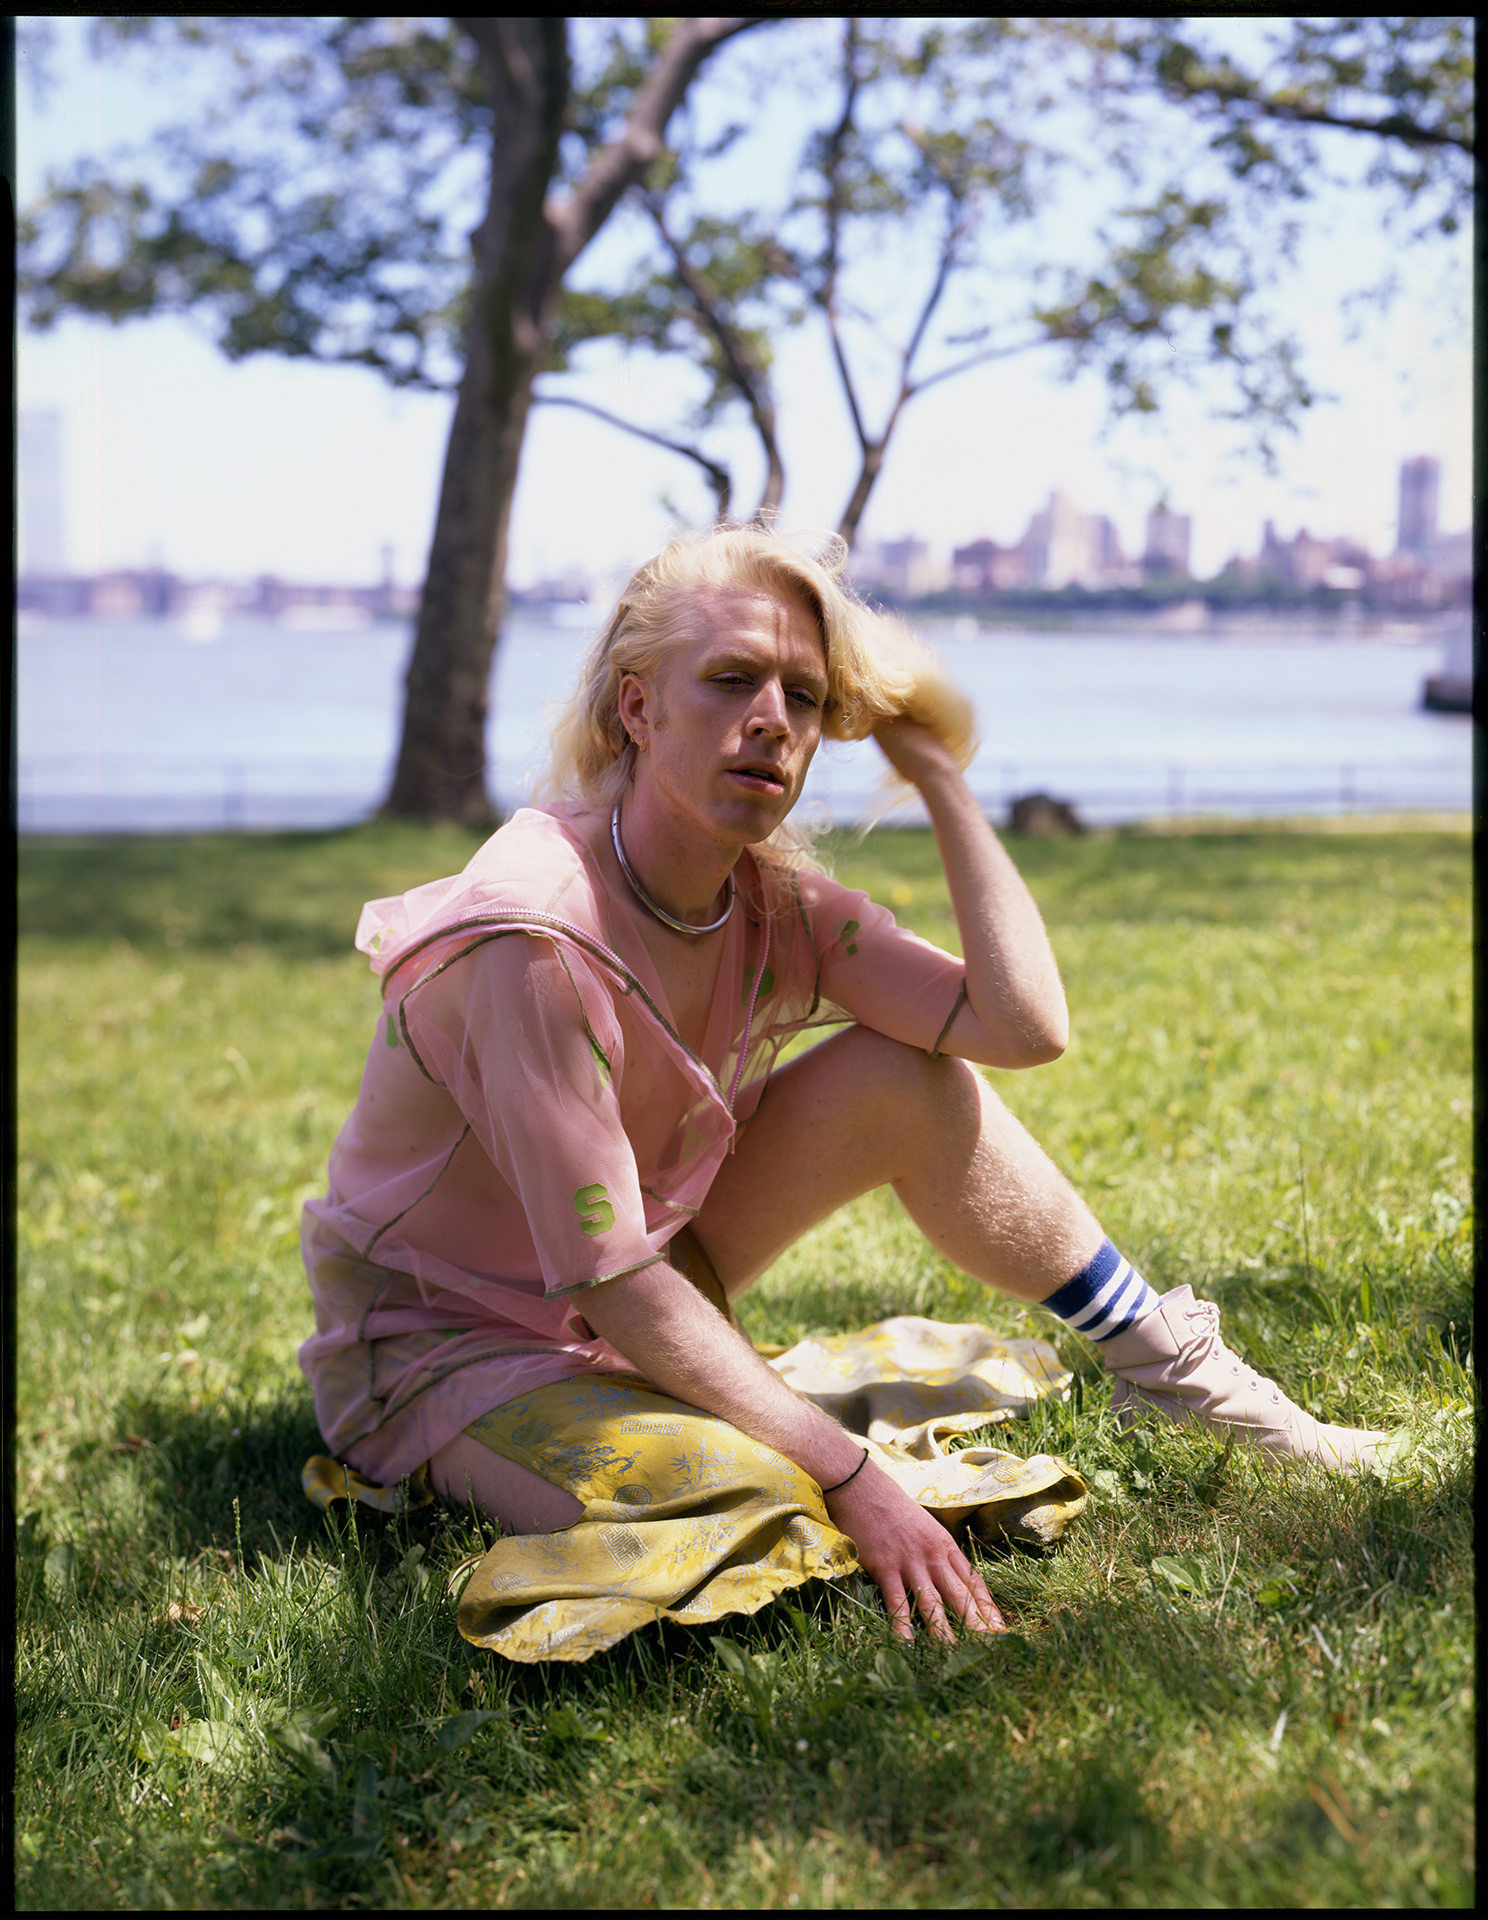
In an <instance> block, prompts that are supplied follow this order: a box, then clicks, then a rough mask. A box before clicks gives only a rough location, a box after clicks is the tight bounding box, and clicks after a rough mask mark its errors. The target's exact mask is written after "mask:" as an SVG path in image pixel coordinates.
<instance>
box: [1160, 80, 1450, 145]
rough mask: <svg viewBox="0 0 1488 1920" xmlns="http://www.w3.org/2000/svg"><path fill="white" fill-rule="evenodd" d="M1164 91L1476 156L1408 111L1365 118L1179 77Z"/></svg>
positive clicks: (1262, 115)
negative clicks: (1187, 81) (1188, 82)
mask: <svg viewBox="0 0 1488 1920" xmlns="http://www.w3.org/2000/svg"><path fill="white" fill-rule="evenodd" d="M1165 91H1166V92H1167V93H1168V95H1169V97H1170V98H1171V99H1174V100H1193V101H1203V100H1204V99H1206V98H1207V99H1209V100H1211V101H1212V102H1213V104H1214V110H1215V111H1216V112H1217V113H1223V112H1225V111H1226V110H1227V109H1228V108H1231V107H1241V106H1244V107H1250V108H1252V109H1253V110H1254V112H1255V115H1256V117H1257V118H1259V119H1263V120H1290V121H1294V122H1297V123H1299V124H1301V125H1305V126H1312V127H1338V128H1340V129H1342V130H1343V131H1344V132H1346V133H1370V134H1374V135H1375V136H1376V138H1378V139H1381V140H1399V141H1402V142H1403V143H1404V144H1405V145H1406V146H1409V147H1456V148H1457V149H1458V151H1459V152H1461V153H1465V154H1469V155H1473V156H1475V155H1476V153H1477V145H1476V143H1475V142H1474V141H1472V140H1469V139H1468V138H1466V136H1465V135H1463V134H1458V133H1452V132H1450V131H1448V130H1444V129H1442V128H1440V127H1423V126H1422V125H1421V123H1420V122H1419V121H1418V120H1412V119H1411V118H1410V116H1409V115H1408V114H1404V113H1389V114H1386V115H1385V117H1384V118H1383V119H1382V120H1366V119H1363V118H1360V117H1357V116H1355V115H1352V114H1346V113H1330V112H1329V111H1328V109H1327V108H1326V107H1304V106H1297V105H1295V104H1293V103H1292V102H1290V101H1286V100H1272V99H1267V98H1266V96H1265V95H1264V94H1259V93H1256V92H1255V91H1253V90H1252V89H1251V88H1249V87H1223V86H1219V85H1217V84H1215V83H1213V82H1210V83H1209V84H1208V85H1205V86H1196V87H1191V86H1187V85H1185V84H1184V82H1183V81H1181V80H1171V81H1169V82H1168V83H1167V86H1166V88H1165Z"/></svg>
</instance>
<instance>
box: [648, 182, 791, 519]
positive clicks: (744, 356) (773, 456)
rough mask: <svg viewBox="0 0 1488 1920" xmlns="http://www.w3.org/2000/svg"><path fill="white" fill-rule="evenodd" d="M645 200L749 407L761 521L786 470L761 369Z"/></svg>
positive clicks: (660, 207)
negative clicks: (760, 467) (757, 451)
mask: <svg viewBox="0 0 1488 1920" xmlns="http://www.w3.org/2000/svg"><path fill="white" fill-rule="evenodd" d="M645 200H646V207H647V210H648V211H649V213H650V215H651V218H652V219H653V220H654V221H655V222H656V230H657V232H658V233H659V234H660V235H661V237H662V239H663V241H665V243H666V245H667V247H668V249H669V250H670V252H671V256H672V258H673V260H674V261H675V262H676V266H677V277H678V279H679V280H680V281H681V282H682V284H683V286H684V287H686V289H687V291H688V292H689V293H690V294H691V295H692V297H693V299H694V300H695V301H696V303H697V308H698V312H699V313H700V314H701V315H702V317H703V319H704V321H705V322H706V323H707V326H708V330H709V332H710V333H711V334H712V335H713V338H714V339H715V340H716V341H717V342H718V349H719V352H720V353H721V354H722V355H723V360H724V365H725V366H726V367H727V369H728V374H729V378H730V379H731V380H732V381H733V383H734V385H735V386H736V387H737V388H738V389H739V391H740V392H741V393H742V394H743V396H744V398H745V401H746V402H747V403H748V406H749V411H750V414H751V416H752V418H753V420H754V428H755V432H756V433H757V434H758V435H759V437H760V444H761V446H762V447H763V448H764V450H765V490H764V493H763V494H762V495H761V496H760V503H759V506H758V507H757V508H756V509H755V513H754V517H755V519H756V520H761V519H763V518H764V517H765V516H766V515H768V514H771V513H773V512H774V511H775V509H776V508H777V507H778V506H779V505H780V501H781V496H782V495H783V494H784V492H785V467H784V464H783V463H782V461H781V458H780V449H779V447H778V445H777V444H776V439H775V406H774V403H773V401H772V400H771V398H770V389H769V383H768V380H767V378H766V374H765V369H764V368H763V367H762V366H761V365H760V364H759V362H758V360H757V359H756V358H755V356H754V354H753V353H752V352H751V350H750V347H749V343H748V342H747V341H746V340H745V339H744V338H743V337H742V335H741V334H740V333H739V331H738V330H737V329H736V328H735V327H733V326H731V325H730V324H729V322H728V321H727V320H725V319H724V317H723V313H722V311H721V307H720V302H719V298H718V290H717V288H716V287H715V286H714V285H713V283H712V282H711V281H710V280H709V279H708V277H707V275H706V274H702V273H699V272H698V271H697V269H696V268H695V267H694V266H693V264H692V262H691V261H690V260H689V259H688V258H687V255H686V252H685V251H684V249H683V248H682V247H681V246H680V245H679V243H678V242H677V241H676V240H675V239H674V238H673V236H672V234H671V231H670V230H669V228H668V227H667V223H666V206H665V202H664V201H663V200H662V198H661V197H660V196H659V195H657V194H647V195H646V196H645ZM718 517H719V519H720V520H721V519H723V517H724V514H723V511H722V509H720V511H719V516H718Z"/></svg>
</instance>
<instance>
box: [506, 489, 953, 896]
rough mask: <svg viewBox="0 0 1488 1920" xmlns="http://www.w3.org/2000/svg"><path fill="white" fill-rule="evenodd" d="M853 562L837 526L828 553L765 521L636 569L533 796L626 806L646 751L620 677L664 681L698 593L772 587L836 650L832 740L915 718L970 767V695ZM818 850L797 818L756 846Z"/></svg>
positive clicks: (782, 854) (776, 851) (794, 854)
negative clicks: (856, 575)
mask: <svg viewBox="0 0 1488 1920" xmlns="http://www.w3.org/2000/svg"><path fill="white" fill-rule="evenodd" d="M846 564H847V546H846V544H845V542H843V541H842V540H840V539H839V538H838V537H837V535H836V534H833V535H832V536H831V537H830V539H829V541H828V542H827V544H826V547H825V549H824V550H823V551H822V552H820V553H817V554H812V553H810V552H809V551H806V550H803V549H802V548H801V547H798V546H796V545H793V544H792V543H791V542H790V541H787V540H785V539H782V538H781V537H780V535H778V534H776V533H774V532H772V531H770V530H769V529H766V528H762V527H759V526H739V527H730V526H724V527H714V528H712V529H711V530H710V531H709V532H707V533H703V534H698V535H695V536H693V537H690V538H684V539H677V540H673V541H671V542H670V543H669V544H668V545H667V546H665V547H663V548H662V550H661V552H660V553H659V554H657V556H656V558H655V559H654V560H648V561H647V562H646V564H645V565H644V566H643V567H640V568H638V569H637V570H636V572H635V573H633V574H632V575H631V577H630V579H629V581H628V582H627V583H626V587H625V591H624V592H623V593H622V594H621V595H620V599H619V602H618V603H617V605H616V607H615V610H614V612H613V613H612V614H611V615H610V617H609V619H608V620H607V621H606V622H605V625H604V627H603V628H602V629H601V631H600V633H599V635H598V636H597V638H596V639H595V640H594V642H593V644H592V645H591V646H590V648H589V651H588V653H587V654H586V655H585V657H584V663H583V666H582V667H581V669H580V672H579V681H578V685H577V687H576V688H575V689H574V692H573V694H572V695H571V696H570V698H569V699H568V700H567V701H565V702H564V704H563V706H562V707H561V708H560V709H559V712H558V716H557V720H556V722H555V724H554V727H553V733H552V758H551V761H550V763H549V766H548V770H547V772H546V774H545V775H544V776H543V777H542V779H541V780H540V781H539V782H538V784H537V787H536V790H535V793H534V798H535V799H537V800H539V801H544V800H546V801H549V802H552V803H556V804H558V805H562V806H568V807H573V808H588V807H606V808H608V807H613V806H614V805H615V804H616V802H617V801H618V800H619V799H620V798H621V796H622V795H623V794H624V792H625V789H626V788H627V787H628V786H629V785H630V782H631V780H632V779H633V778H634V775H635V766H636V757H637V756H636V748H635V746H634V744H633V742H632V741H631V739H630V737H629V735H628V734H627V733H626V731H625V727H624V724H623V722H622V721H621V718H620V681H621V679H622V678H623V676H624V675H625V674H627V673H633V674H635V675H636V677H637V678H638V679H640V680H643V681H654V679H655V677H656V675H657V673H658V672H659V670H660V668H661V665H662V662H663V660H664V659H665V657H666V655H667V653H668V652H669V651H670V649H671V648H672V647H673V646H675V645H676V644H677V642H678V641H679V640H682V639H685V638H687V637H689V636H690V634H691V631H692V608H693V603H694V601H695V598H696V596H697V594H698V593H699V592H708V591H713V592H719V591H724V592H734V593H739V592H745V593H762V594H769V595H771V596H772V597H774V598H777V599H781V598H784V599H790V600H795V601H797V602H799V603H800V604H802V605H804V606H805V607H806V608H808V609H809V611H810V612H811V613H812V615H813V616H814V618H815V620H816V623H817V626H818V628H819V630H820V633H821V637H822V646H823V649H824V651H825V653H826V664H827V698H826V702H825V705H824V707H823V710H822V734H823V737H824V738H826V739H828V740H863V739H866V738H867V736H868V735H869V734H870V733H872V731H873V729H874V728H875V727H876V726H877V725H878V724H879V722H880V721H883V720H894V719H901V718H904V719H910V720H916V721H919V722H920V723H921V724H922V725H924V726H927V727H929V728H930V729H931V730H932V731H933V732H934V733H936V734H937V735H938V736H939V737H940V739H941V740H942V741H943V742H944V743H945V745H946V746H947V748H948V749H949V750H950V752H951V753H952V755H953V756H954V757H955V760H956V764H957V765H958V766H960V767H962V768H964V767H965V766H966V765H967V763H968V762H969V761H970V759H971V756H972V754H973V752H974V751H975V748H976V740H975V733H974V719H973V715H972V710H971V703H970V701H969V700H968V699H967V698H966V696H965V694H964V693H962V692H961V691H960V689H959V688H958V687H956V686H953V685H952V683H951V680H950V678H949V676H948V675H947V673H946V671H945V668H944V666H943V665H942V664H941V662H940V660H939V658H938V657H937V656H936V655H935V654H934V653H932V652H931V651H930V649H929V648H928V647H927V646H925V645H924V644H923V642H922V641H920V640H919V639H917V638H916V636H915V635H914V634H913V633H912V632H911V631H910V629H909V628H908V627H907V626H906V625H905V624H904V622H903V621H901V620H896V619H892V618H890V617H889V616H887V615H884V614H880V613H875V612H874V611H873V610H872V609H871V608H869V607H866V606H864V605H863V603H862V601H861V600H859V599H858V598H857V596H856V595H855V594H854V593H853V592H852V590H851V589H850V588H849V587H848V586H847V584H846V583H845V581H844V579H843V570H844V568H845V567H846ZM887 792H888V793H889V795H890V796H891V800H890V803H891V804H892V801H893V799H897V798H903V797H905V789H904V787H903V783H902V782H899V781H895V780H892V779H891V780H890V781H889V782H888V783H887ZM880 811H882V809H881V810H880ZM809 846H810V836H809V834H808V833H806V832H804V831H803V829H802V828H800V827H799V826H791V825H790V824H789V823H786V824H784V825H782V826H780V827H778V828H777V829H776V830H775V832H774V833H773V834H771V836H770V838H769V839H768V840H767V841H766V842H765V843H764V846H763V847H759V848H756V849H755V851H756V852H757V853H768V854H769V855H771V856H773V857H774V859H775V860H776V861H777V862H782V863H784V864H796V863H799V862H800V861H802V860H804V859H806V858H807V857H808V854H809Z"/></svg>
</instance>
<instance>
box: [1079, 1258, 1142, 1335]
mask: <svg viewBox="0 0 1488 1920" xmlns="http://www.w3.org/2000/svg"><path fill="white" fill-rule="evenodd" d="M1131 1277H1132V1270H1131V1268H1130V1267H1129V1266H1128V1265H1127V1263H1126V1262H1125V1261H1124V1260H1123V1261H1122V1262H1121V1264H1120V1266H1119V1267H1117V1269H1116V1271H1115V1273H1113V1274H1112V1276H1111V1278H1110V1279H1109V1280H1107V1281H1106V1282H1105V1284H1104V1285H1103V1286H1101V1287H1099V1288H1097V1290H1096V1292H1095V1295H1094V1297H1093V1298H1092V1300H1091V1302H1090V1304H1089V1306H1087V1307H1081V1309H1080V1311H1079V1312H1078V1313H1072V1314H1070V1316H1069V1323H1070V1325H1071V1326H1072V1327H1078V1328H1079V1330H1080V1332H1081V1333H1085V1332H1087V1331H1088V1330H1089V1329H1090V1327H1092V1326H1093V1325H1094V1324H1095V1323H1096V1322H1097V1321H1100V1320H1104V1319H1105V1318H1106V1317H1107V1315H1108V1314H1109V1313H1110V1311H1111V1309H1112V1307H1113V1306H1114V1305H1115V1304H1116V1302H1117V1301H1118V1300H1119V1299H1120V1298H1121V1296H1122V1294H1123V1293H1125V1292H1126V1291H1127V1289H1128V1287H1129V1286H1130V1284H1131Z"/></svg>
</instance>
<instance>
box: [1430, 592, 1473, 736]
mask: <svg viewBox="0 0 1488 1920" xmlns="http://www.w3.org/2000/svg"><path fill="white" fill-rule="evenodd" d="M1443 638H1444V639H1445V642H1446V645H1445V647H1444V648H1443V653H1442V670H1441V672H1440V673H1429V674H1427V676H1426V679H1425V682H1424V684H1423V685H1422V688H1421V705H1422V706H1423V707H1425V708H1426V709H1427V711H1428V712H1430V713H1471V712H1472V710H1473V685H1474V682H1473V636H1472V623H1471V621H1470V619H1469V618H1468V616H1467V615H1466V614H1464V615H1463V616H1462V618H1461V619H1460V620H1459V621H1456V622H1454V624H1453V625H1452V626H1450V627H1449V628H1448V629H1447V631H1446V633H1445V635H1444V636H1443Z"/></svg>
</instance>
